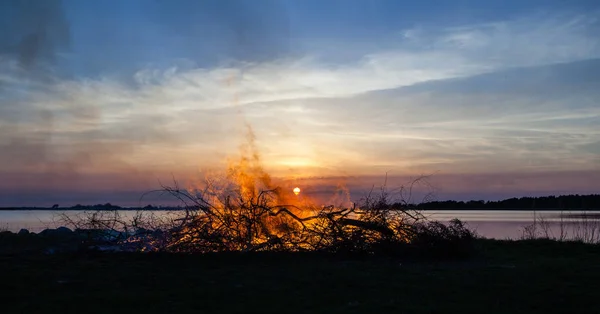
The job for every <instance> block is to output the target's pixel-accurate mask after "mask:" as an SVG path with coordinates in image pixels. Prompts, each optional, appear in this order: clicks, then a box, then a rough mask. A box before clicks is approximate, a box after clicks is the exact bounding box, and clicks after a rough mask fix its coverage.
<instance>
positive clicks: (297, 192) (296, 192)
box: [294, 187, 300, 195]
mask: <svg viewBox="0 0 600 314" xmlns="http://www.w3.org/2000/svg"><path fill="white" fill-rule="evenodd" d="M294 194H296V195H298V194H300V188H299V187H295V188H294Z"/></svg>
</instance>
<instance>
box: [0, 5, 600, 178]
mask: <svg viewBox="0 0 600 314" xmlns="http://www.w3.org/2000/svg"><path fill="white" fill-rule="evenodd" d="M597 24H598V22H597V21H596V19H595V18H594V17H593V14H591V13H590V14H589V15H587V16H586V15H583V16H573V17H569V18H566V19H565V18H559V17H556V16H554V17H547V16H542V17H540V16H534V17H523V18H520V19H516V20H510V21H500V22H494V23H488V24H480V25H467V26H464V27H459V28H443V29H432V28H431V27H429V28H428V27H421V28H415V29H411V30H405V32H404V34H405V35H404V37H401V38H395V39H394V40H396V41H397V42H393V43H392V44H390V45H386V46H387V47H388V48H386V50H373V51H371V52H370V53H368V54H365V55H363V56H362V57H361V58H359V59H356V60H353V61H352V62H346V63H327V62H325V61H323V60H322V59H319V57H318V54H316V53H315V54H312V55H307V56H305V57H301V58H283V59H277V60H270V61H262V62H245V61H243V60H239V61H237V62H232V63H229V64H227V65H223V64H221V65H215V66H214V67H206V68H198V67H195V66H194V64H193V63H186V64H184V65H182V66H179V67H171V68H167V69H158V68H146V69H142V70H140V71H137V72H135V73H133V74H131V75H130V78H131V79H130V80H122V79H119V78H117V77H110V76H104V77H76V78H65V77H64V76H61V75H59V74H58V73H53V72H47V73H45V75H44V76H43V78H40V77H36V76H31V75H26V74H29V73H31V72H23V71H24V70H23V68H22V67H20V66H18V63H17V61H16V60H15V59H14V58H12V57H11V56H10V55H8V54H5V55H2V56H0V69H2V70H3V71H1V72H0V73H2V74H0V84H1V85H2V86H4V87H5V89H4V90H3V93H2V94H1V95H0V114H1V115H0V123H1V124H0V129H1V130H2V134H1V135H0V149H1V150H2V151H4V152H6V153H3V154H2V155H1V157H0V173H8V172H11V173H34V174H35V173H38V174H40V175H41V174H43V175H48V174H60V173H62V174H65V173H68V174H71V175H70V177H69V178H71V179H73V178H79V179H78V180H85V179H83V177H84V176H87V175H89V174H98V173H118V172H119V171H121V172H127V173H132V175H136V174H135V173H138V174H139V173H145V175H146V174H150V176H152V175H156V176H159V174H164V173H169V172H171V171H173V172H180V173H185V172H189V171H193V170H197V168H198V167H208V166H214V165H216V164H218V163H219V162H220V161H223V160H224V158H225V157H226V156H228V155H231V154H233V153H235V151H236V149H237V145H238V141H239V140H240V137H239V136H238V135H241V133H242V132H243V121H244V120H247V121H249V122H250V123H251V124H252V125H253V127H254V128H255V131H256V132H257V135H258V139H259V141H258V145H259V147H260V148H261V151H262V152H263V155H264V158H265V162H267V163H268V165H269V166H271V167H272V168H275V171H276V173H277V174H279V175H282V176H285V175H291V174H293V175H301V174H302V175H317V174H322V175H336V174H352V175H372V174H373V173H375V172H378V173H384V172H385V171H386V170H389V169H390V168H394V169H400V170H402V171H406V172H409V173H418V172H423V171H425V172H431V171H436V170H441V171H446V172H450V173H451V172H461V173H462V172H473V173H474V172H481V171H484V170H486V169H489V168H490V167H493V168H494V169H497V170H498V171H500V170H502V169H522V170H528V171H540V170H548V169H555V170H556V169H561V170H565V171H567V170H570V169H571V170H573V169H574V170H581V169H591V168H593V169H596V168H597V166H595V164H594V162H596V163H597V155H594V153H593V151H592V152H590V150H589V149H588V148H587V147H589V145H593V143H597V141H598V140H599V134H598V131H594V129H593V125H595V122H597V121H598V119H599V117H600V112H598V109H597V105H595V104H596V101H597V99H598V94H597V92H595V90H598V89H597V87H598V84H597V83H598V81H597V80H596V81H593V80H592V81H591V82H588V83H589V84H587V83H586V84H587V85H586V84H584V82H581V81H578V82H579V83H578V84H579V85H575V84H572V85H571V86H573V88H574V89H569V88H566V87H565V86H566V85H568V84H564V82H562V83H560V81H559V80H557V79H556V77H557V76H559V77H560V76H561V75H565V73H568V75H571V76H577V75H579V74H578V73H585V72H586V70H585V68H583V69H582V68H581V66H580V65H578V64H576V63H575V62H576V61H580V60H588V59H594V58H598V57H600V47H599V43H600V41H599V40H598V39H597V37H596V36H595V34H594V33H593V32H592V30H594V29H597ZM406 34H409V35H410V36H406ZM557 63H565V65H562V66H561V68H560V69H558V68H554V67H549V66H548V67H544V66H547V65H553V64H557ZM532 66H539V67H540V68H543V69H544V71H546V70H547V71H549V72H544V73H543V74H535V75H530V76H529V77H526V76H523V77H524V79H522V80H520V81H519V80H518V78H520V77H521V75H523V73H526V71H525V72H523V70H522V68H523V67H532ZM577 66H579V70H578V71H579V72H577V71H574V72H573V71H571V72H569V71H568V70H569V69H573V67H577ZM508 69H513V70H515V71H516V72H512V73H513V74H511V75H512V76H511V77H510V80H511V81H512V80H514V81H515V82H518V83H515V84H506V83H503V84H498V82H499V81H502V77H503V76H504V77H506V73H508V72H505V71H506V70H508ZM527 73H529V72H527ZM24 74H25V75H24ZM485 75H487V76H485ZM480 80H481V81H483V83H481V82H480ZM486 80H487V81H486ZM531 81H536V83H535V84H529V85H528V84H525V83H527V82H531ZM565 82H568V80H565ZM477 84H480V85H479V87H477V88H474V87H473V86H477ZM523 84H525V85H523ZM498 86H503V87H504V88H505V89H504V90H503V89H501V88H498ZM545 90H548V91H549V92H548V94H550V95H551V97H550V96H548V95H547V94H546V93H545ZM573 90H576V91H577V93H573V92H572V91H573ZM582 122H584V123H582ZM586 145H588V146H586ZM173 169H175V170H173ZM71 179H65V180H62V179H61V181H60V182H61V184H68V182H69V180H71ZM28 180H29V179H28ZM33 181H35V179H31V180H29V181H27V182H29V183H27V184H31V182H33ZM15 184H18V182H17V183H15Z"/></svg>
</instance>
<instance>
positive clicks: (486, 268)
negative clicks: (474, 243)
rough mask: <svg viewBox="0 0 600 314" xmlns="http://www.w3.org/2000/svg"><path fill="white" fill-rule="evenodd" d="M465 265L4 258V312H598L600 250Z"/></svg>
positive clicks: (124, 256) (499, 255) (502, 250)
mask: <svg viewBox="0 0 600 314" xmlns="http://www.w3.org/2000/svg"><path fill="white" fill-rule="evenodd" d="M478 246H479V254H478V256H476V257H473V258H470V259H468V260H463V261H434V260H426V261H417V260H412V261H408V260H401V259H398V258H394V259H383V258H372V257H369V258H357V257H355V258H348V257H346V258H342V257H332V256H323V255H321V256H317V255H306V254H304V255H299V254H283V255H282V254H279V255H278V254H270V255H267V254H264V255H250V256H248V255H245V256H240V255H216V256H215V255H213V256H198V255H196V256H194V255H158V254H135V253H89V252H88V253H54V254H36V253H31V252H30V253H27V254H17V253H15V252H14V251H13V252H9V253H7V252H4V253H2V254H0V285H1V287H2V293H1V297H0V298H1V303H0V312H1V313H126V312H128V313H545V314H547V313H600V246H592V245H584V244H578V243H557V242H551V241H520V242H506V241H489V240H481V241H479V242H478Z"/></svg>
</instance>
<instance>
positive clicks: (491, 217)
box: [0, 210, 600, 239]
mask: <svg viewBox="0 0 600 314" xmlns="http://www.w3.org/2000/svg"><path fill="white" fill-rule="evenodd" d="M67 213H68V215H70V216H74V215H77V214H78V212H75V211H68V212H67ZM151 213H152V214H155V215H158V216H160V215H165V214H166V213H165V212H164V211H156V212H151ZM590 213H592V214H591V215H590ZM59 214H60V212H53V211H49V210H16V211H0V229H7V230H10V231H13V232H16V231H19V229H21V228H25V229H28V230H29V231H32V232H39V231H41V230H43V229H45V228H56V227H60V226H61V225H63V223H61V222H60V221H61V220H60V218H59ZM121 214H122V215H123V216H125V217H132V216H133V215H134V214H135V212H134V211H122V212H121ZM146 214H150V213H149V212H146ZM424 214H425V216H426V217H428V218H429V219H433V220H439V221H449V220H451V219H453V218H458V219H460V220H462V221H463V222H466V223H467V225H468V226H469V227H470V228H471V229H474V230H475V231H476V232H477V233H478V234H479V235H481V236H484V237H487V238H495V239H519V238H521V237H522V235H523V232H524V228H525V227H526V226H528V225H530V224H531V223H532V222H533V219H534V215H535V217H538V219H539V218H540V217H541V218H543V219H544V221H546V223H547V224H546V226H548V228H549V229H547V230H548V232H549V234H550V236H555V237H558V236H559V235H560V233H561V229H562V232H563V234H564V233H566V235H567V237H573V236H574V235H577V234H578V233H581V232H583V231H582V228H583V226H586V227H588V228H587V229H589V226H590V225H593V226H599V227H600V216H598V215H600V212H587V214H586V213H584V212H580V211H565V212H562V218H561V212H557V211H536V212H535V213H534V212H533V211H426V212H424ZM582 214H584V215H587V219H585V220H584V219H582V218H581V215H582ZM561 226H562V227H561ZM537 230H538V232H541V231H542V230H541V229H540V227H538V228H537Z"/></svg>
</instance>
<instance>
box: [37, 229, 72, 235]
mask: <svg viewBox="0 0 600 314" xmlns="http://www.w3.org/2000/svg"><path fill="white" fill-rule="evenodd" d="M71 234H73V231H72V230H71V229H69V228H67V227H59V228H57V229H44V230H42V231H41V232H40V233H39V235H41V236H45V237H57V236H58V237H60V236H69V235H71Z"/></svg>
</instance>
